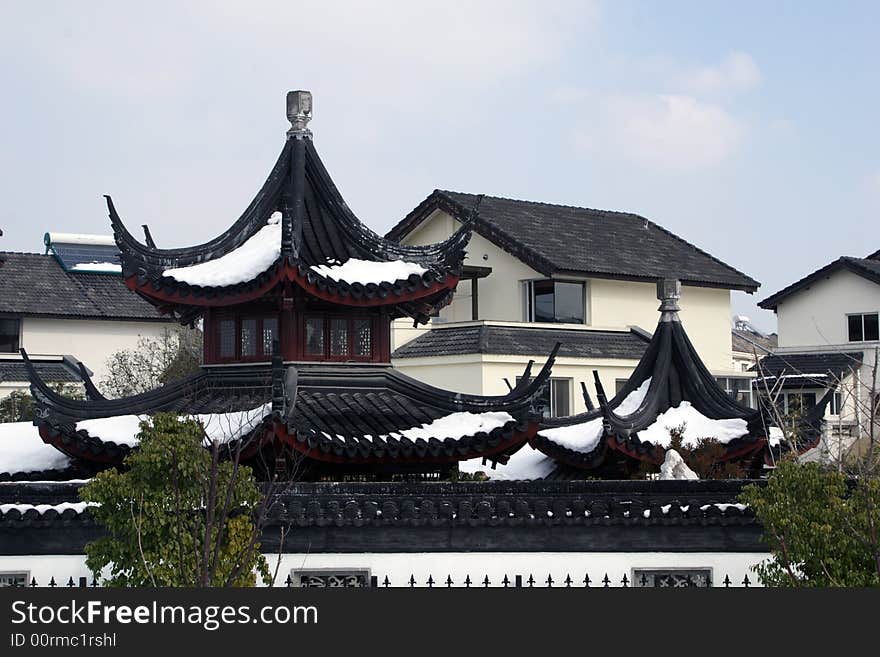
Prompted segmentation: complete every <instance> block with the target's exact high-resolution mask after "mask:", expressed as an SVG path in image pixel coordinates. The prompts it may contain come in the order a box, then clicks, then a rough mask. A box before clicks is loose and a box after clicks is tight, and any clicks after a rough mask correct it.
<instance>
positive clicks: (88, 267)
mask: <svg viewBox="0 0 880 657" xmlns="http://www.w3.org/2000/svg"><path fill="white" fill-rule="evenodd" d="M70 271H81V272H97V273H113V274H121V273H122V265H119V264H116V263H114V262H80V263H78V264H76V265H74V266H73V267H71V268H70Z"/></svg>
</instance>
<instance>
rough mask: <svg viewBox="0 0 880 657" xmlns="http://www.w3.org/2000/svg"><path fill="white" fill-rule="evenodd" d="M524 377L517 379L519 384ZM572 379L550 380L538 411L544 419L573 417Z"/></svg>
mask: <svg viewBox="0 0 880 657" xmlns="http://www.w3.org/2000/svg"><path fill="white" fill-rule="evenodd" d="M521 380H522V377H519V376H518V377H516V382H517V384H518V383H519V382H520V381H521ZM571 381H572V380H571V379H550V385H549V386H547V387H546V388H545V389H544V393H543V395H542V396H541V397H540V398H539V399H538V408H537V409H536V410H537V411H538V412H539V413H541V415H543V416H544V417H563V416H565V415H571Z"/></svg>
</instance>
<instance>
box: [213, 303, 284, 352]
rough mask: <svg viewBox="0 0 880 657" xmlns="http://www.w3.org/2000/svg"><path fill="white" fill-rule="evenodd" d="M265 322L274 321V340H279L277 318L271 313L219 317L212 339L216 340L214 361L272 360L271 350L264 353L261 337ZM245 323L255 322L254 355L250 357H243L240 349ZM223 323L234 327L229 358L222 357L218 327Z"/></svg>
mask: <svg viewBox="0 0 880 657" xmlns="http://www.w3.org/2000/svg"><path fill="white" fill-rule="evenodd" d="M265 320H274V321H275V338H274V339H276V340H277V339H280V335H279V332H280V331H279V329H280V326H281V323H280V322H279V321H278V316H277V315H273V314H271V313H262V314H261V313H245V314H242V315H220V316H218V317H217V318H216V319H215V320H214V322H213V323H214V337H215V339H216V346H215V348H214V360H215V362H218V363H260V362H266V361H268V360H272V348H271V346H270V347H269V352H268V353H266V351H265V349H264V347H265V346H266V345H265V336H264V335H263V323H264V321H265ZM245 321H254V322H256V328H255V331H254V354H253V355H252V356H243V355H242V353H241V352H242V349H241V338H242V330H241V329H242V322H245ZM224 322H232V323H233V324H234V326H235V328H234V335H233V344H234V349H233V354H232V355H231V356H224V355H222V352H221V349H222V338H221V332H220V327H221V326H222V325H223V323H224Z"/></svg>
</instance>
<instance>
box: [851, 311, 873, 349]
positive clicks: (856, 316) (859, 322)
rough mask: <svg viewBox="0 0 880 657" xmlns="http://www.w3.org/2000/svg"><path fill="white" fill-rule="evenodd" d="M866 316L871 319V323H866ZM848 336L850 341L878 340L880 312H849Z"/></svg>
mask: <svg viewBox="0 0 880 657" xmlns="http://www.w3.org/2000/svg"><path fill="white" fill-rule="evenodd" d="M866 318H867V319H869V321H870V325H868V324H866V322H865V319H866ZM853 320H855V322H854V321H853ZM869 331H870V335H869ZM854 332H855V333H854ZM846 337H847V341H848V342H877V341H878V340H880V313H878V312H869V313H849V314H848V315H847V316H846Z"/></svg>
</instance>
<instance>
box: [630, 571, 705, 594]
mask: <svg viewBox="0 0 880 657" xmlns="http://www.w3.org/2000/svg"><path fill="white" fill-rule="evenodd" d="M632 583H633V586H636V587H659V588H690V587H693V588H701V589H702V588H710V587H711V586H712V569H711V568H687V569H684V568H675V569H664V570H654V569H647V568H633V571H632Z"/></svg>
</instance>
